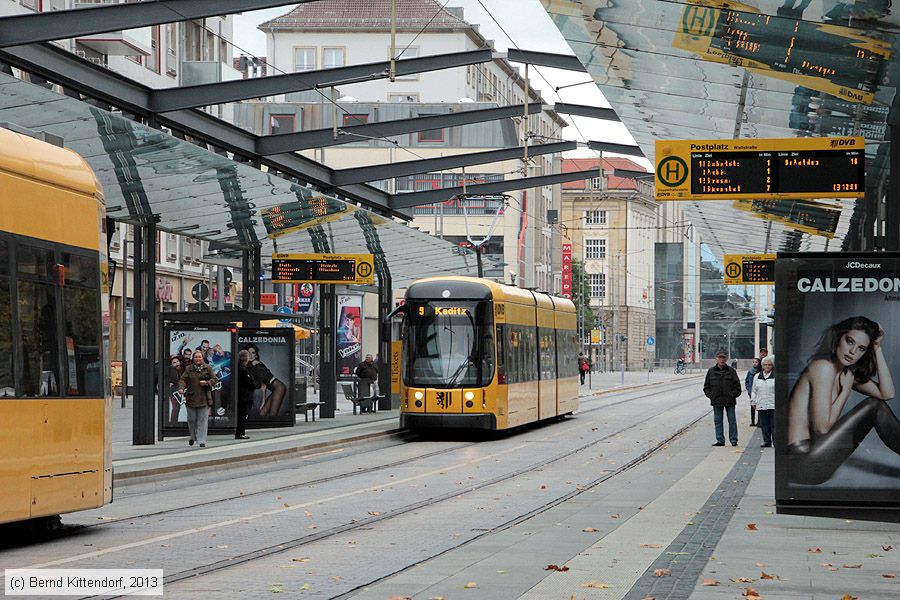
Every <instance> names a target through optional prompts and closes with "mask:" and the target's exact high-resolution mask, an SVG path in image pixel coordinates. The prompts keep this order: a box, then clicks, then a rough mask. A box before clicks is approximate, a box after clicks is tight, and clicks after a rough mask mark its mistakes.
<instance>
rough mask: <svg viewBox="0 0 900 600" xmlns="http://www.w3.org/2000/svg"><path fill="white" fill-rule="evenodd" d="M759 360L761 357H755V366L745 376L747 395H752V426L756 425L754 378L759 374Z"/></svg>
mask: <svg viewBox="0 0 900 600" xmlns="http://www.w3.org/2000/svg"><path fill="white" fill-rule="evenodd" d="M759 361H760V359H758V358H754V359H753V366H752V367H750V370H749V371H747V376H746V377H745V378H744V389H745V390H747V395H748V396H750V427H756V401H755V400H754V399H753V379H754V378H755V377H756V376H757V375H758V374H759V370H760V369H759Z"/></svg>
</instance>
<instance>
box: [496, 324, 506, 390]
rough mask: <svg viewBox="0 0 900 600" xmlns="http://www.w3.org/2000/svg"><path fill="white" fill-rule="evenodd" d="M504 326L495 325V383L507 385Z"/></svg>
mask: <svg viewBox="0 0 900 600" xmlns="http://www.w3.org/2000/svg"><path fill="white" fill-rule="evenodd" d="M506 346H507V344H506V325H500V324H498V325H497V383H509V380H508V379H507V375H508V374H507V372H506Z"/></svg>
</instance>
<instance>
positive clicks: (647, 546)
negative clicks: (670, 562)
mask: <svg viewBox="0 0 900 600" xmlns="http://www.w3.org/2000/svg"><path fill="white" fill-rule="evenodd" d="M659 547H660V545H659V544H641V548H659Z"/></svg>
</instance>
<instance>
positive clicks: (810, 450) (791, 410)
mask: <svg viewBox="0 0 900 600" xmlns="http://www.w3.org/2000/svg"><path fill="white" fill-rule="evenodd" d="M775 300H776V302H775V305H776V310H775V314H776V325H775V340H776V343H775V349H776V356H775V383H776V402H775V443H776V448H775V450H776V454H775V496H776V506H777V510H778V512H779V513H791V514H807V515H818V516H832V517H842V518H857V519H872V520H884V521H898V520H900V420H898V415H900V398H897V397H896V396H897V390H896V385H897V383H896V382H897V379H898V378H900V253H877V254H876V253H864V254H863V253H859V254H856V253H780V254H778V258H777V261H776V266H775Z"/></svg>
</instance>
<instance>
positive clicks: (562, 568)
mask: <svg viewBox="0 0 900 600" xmlns="http://www.w3.org/2000/svg"><path fill="white" fill-rule="evenodd" d="M544 570H545V571H563V572H565V571H568V570H569V567H567V566H566V565H563V566H559V565H547V566H546V567H544Z"/></svg>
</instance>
